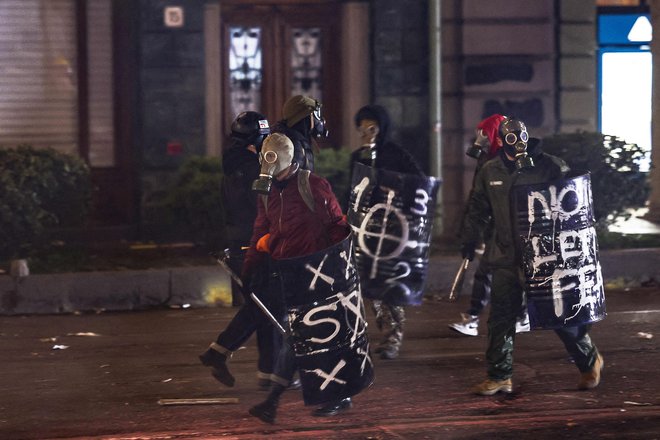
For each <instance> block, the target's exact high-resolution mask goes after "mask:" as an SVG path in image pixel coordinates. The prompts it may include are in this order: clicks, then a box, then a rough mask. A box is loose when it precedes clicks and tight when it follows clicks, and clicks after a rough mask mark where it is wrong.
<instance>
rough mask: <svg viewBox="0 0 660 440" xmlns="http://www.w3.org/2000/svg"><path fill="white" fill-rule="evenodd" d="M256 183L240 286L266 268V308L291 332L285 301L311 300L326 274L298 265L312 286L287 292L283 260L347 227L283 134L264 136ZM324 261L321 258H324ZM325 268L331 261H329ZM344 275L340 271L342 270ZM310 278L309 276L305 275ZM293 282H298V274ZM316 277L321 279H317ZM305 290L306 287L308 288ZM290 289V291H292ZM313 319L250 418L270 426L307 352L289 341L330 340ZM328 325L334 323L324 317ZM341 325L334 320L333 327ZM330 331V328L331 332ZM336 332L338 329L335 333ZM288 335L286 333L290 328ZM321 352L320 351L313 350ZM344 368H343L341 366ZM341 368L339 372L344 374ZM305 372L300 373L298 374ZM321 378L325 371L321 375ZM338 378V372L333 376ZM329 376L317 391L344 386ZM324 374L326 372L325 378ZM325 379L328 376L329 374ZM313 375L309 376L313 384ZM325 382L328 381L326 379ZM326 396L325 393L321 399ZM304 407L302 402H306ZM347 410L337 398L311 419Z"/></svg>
mask: <svg viewBox="0 0 660 440" xmlns="http://www.w3.org/2000/svg"><path fill="white" fill-rule="evenodd" d="M260 163H261V171H260V177H259V179H260V182H259V184H258V185H257V183H256V182H255V186H254V187H253V188H255V189H257V190H258V192H260V193H261V195H260V201H259V203H258V209H257V218H256V220H255V222H254V227H253V232H252V238H251V240H250V247H249V249H248V251H247V253H246V257H245V262H244V265H243V273H242V276H241V278H242V279H243V280H244V283H245V282H248V280H249V279H250V278H251V277H252V275H253V274H254V273H256V272H261V270H258V269H259V268H260V267H266V268H267V273H268V280H266V290H265V291H266V292H267V293H266V294H265V295H264V296H266V297H267V299H268V300H269V302H270V304H272V305H273V308H274V309H276V310H273V312H274V313H273V314H274V315H275V316H279V317H280V318H281V319H282V321H283V326H284V327H287V328H289V329H292V328H293V326H292V322H291V319H292V318H291V317H292V315H294V314H295V313H296V310H298V309H296V308H294V310H291V309H290V308H289V307H288V306H289V304H287V302H288V301H289V300H290V298H294V297H295V298H303V299H304V298H305V297H307V296H311V295H312V294H313V293H314V292H312V290H314V289H315V288H316V290H319V287H318V286H316V284H315V283H316V282H317V281H318V282H319V284H320V283H321V281H323V282H325V278H324V277H326V275H325V274H324V273H322V270H321V267H319V268H318V269H317V272H314V273H313V274H312V273H311V272H310V271H308V270H306V267H305V266H309V268H310V269H313V268H312V267H311V266H310V265H306V264H304V263H302V264H297V266H296V267H297V269H298V270H301V271H302V272H303V273H304V274H306V275H308V274H312V275H313V283H314V284H312V285H311V286H310V287H309V289H310V290H309V291H307V290H304V289H303V288H300V291H291V290H290V289H288V288H287V283H286V282H285V281H286V280H285V274H284V273H283V271H282V267H283V265H285V263H286V262H287V261H291V260H295V259H296V258H298V257H303V256H306V255H311V254H315V253H318V252H320V251H322V250H324V249H327V248H329V247H331V246H332V245H333V244H335V243H338V242H341V241H343V240H346V239H347V237H348V236H349V233H350V229H349V227H348V224H347V223H346V220H345V218H344V216H343V214H342V211H341V208H340V206H339V202H338V201H337V199H336V197H335V195H334V193H333V192H332V188H331V187H330V184H329V183H328V181H327V180H326V179H324V178H323V177H320V176H317V175H316V174H313V173H310V172H309V171H308V170H304V169H301V168H300V164H299V163H298V162H297V161H296V158H295V152H294V145H293V143H292V141H291V139H289V138H288V137H287V136H285V135H284V134H281V133H273V134H271V135H270V136H268V137H267V138H266V140H265V141H264V143H263V147H262V150H261V154H260ZM324 261H325V260H324ZM328 264H330V263H328ZM342 273H343V272H342ZM310 276H311V275H310ZM297 278H303V277H302V276H300V277H297ZM319 279H321V281H319ZM307 288H308V287H305V289H307ZM294 290H295V289H294ZM332 307H334V308H335V309H336V308H337V307H338V305H337V304H335V305H333V306H328V307H325V309H330V308H332ZM315 316H317V315H316V314H315V313H313V311H309V312H308V313H307V314H305V315H304V317H303V318H302V319H301V320H300V322H299V324H300V323H302V324H307V325H308V326H307V327H305V326H304V325H302V324H301V327H304V328H305V331H306V332H307V333H306V334H305V336H300V335H291V334H290V335H289V336H288V337H286V338H285V341H284V343H283V345H282V348H281V349H280V353H279V357H278V360H277V364H276V367H275V371H274V373H273V374H272V375H271V380H272V381H273V385H272V387H271V390H270V393H269V395H268V397H267V398H266V400H265V401H263V402H262V403H260V404H258V405H255V406H253V407H252V408H250V411H249V412H250V414H251V415H253V416H255V417H257V418H259V419H260V420H262V421H264V422H267V423H274V422H275V418H276V413H277V408H278V405H279V400H280V397H281V395H282V394H283V393H284V391H285V390H286V389H287V387H288V386H289V385H290V383H291V380H292V378H293V375H294V372H295V370H296V368H297V364H298V356H299V355H300V356H301V357H304V355H305V354H307V353H302V354H299V353H298V352H295V353H294V347H293V346H292V344H293V342H292V337H293V336H297V337H299V338H302V342H301V343H300V345H304V346H305V348H308V346H310V345H313V344H314V343H315V341H317V340H330V339H332V337H333V336H334V335H336V334H337V332H336V331H335V332H334V333H332V332H331V333H330V336H328V335H327V334H322V335H315V334H314V333H313V332H314V330H315V324H317V323H318V324H322V323H323V321H324V320H323V319H318V320H315V319H313V318H314V317H315ZM325 320H329V321H331V322H333V323H335V322H336V321H334V320H332V319H330V318H325ZM339 325H340V323H338V322H337V326H339ZM332 328H333V327H330V329H332ZM336 330H337V331H338V329H336ZM290 331H291V330H290ZM318 351H322V350H318ZM342 366H344V364H342ZM315 367H316V368H310V369H309V370H310V371H311V376H314V372H315V371H316V370H318V371H322V370H323V368H327V365H317V366H315ZM347 369H348V367H347V368H345V369H344V370H347ZM299 373H300V376H301V382H302V387H303V395H305V393H306V387H307V386H308V384H309V381H308V380H307V379H308V376H306V374H307V372H305V371H303V370H300V369H299ZM303 373H305V374H303ZM323 374H325V373H323ZM336 374H338V373H336ZM336 374H335V375H333V376H332V379H334V381H332V383H331V384H330V385H328V384H326V383H324V382H325V379H323V380H321V382H320V383H321V388H322V389H324V390H325V389H329V388H330V386H331V385H334V384H335V383H342V382H346V381H345V380H341V379H339V378H337V377H335V376H336ZM326 375H327V374H326ZM328 377H330V376H328ZM313 379H314V377H312V381H313ZM328 381H330V379H328ZM323 397H324V398H327V394H325V395H324V396H323ZM306 403H307V401H306ZM351 406H352V401H351V398H350V397H337V398H336V399H330V401H327V402H325V404H324V405H323V406H321V407H320V408H318V409H317V410H316V411H315V412H314V415H317V416H332V415H335V414H337V413H339V412H341V411H345V410H347V409H349V408H350V407H351Z"/></svg>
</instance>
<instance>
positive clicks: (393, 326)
mask: <svg viewBox="0 0 660 440" xmlns="http://www.w3.org/2000/svg"><path fill="white" fill-rule="evenodd" d="M371 306H372V308H373V311H374V313H375V314H376V325H377V326H378V329H379V330H381V331H382V332H383V339H382V341H381V342H380V346H379V347H378V348H376V352H379V351H382V350H385V349H394V350H396V351H398V350H399V348H400V347H401V343H402V342H403V324H404V322H405V321H406V310H405V308H404V307H403V306H393V305H391V304H388V303H386V302H383V301H379V300H373V301H372V302H371Z"/></svg>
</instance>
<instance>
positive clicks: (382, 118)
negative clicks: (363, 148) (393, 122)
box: [355, 105, 390, 147]
mask: <svg viewBox="0 0 660 440" xmlns="http://www.w3.org/2000/svg"><path fill="white" fill-rule="evenodd" d="M363 119H372V120H374V121H376V122H378V134H377V135H376V147H380V146H381V145H383V144H385V142H387V141H388V140H389V129H390V115H389V114H388V113H387V110H385V108H383V107H381V106H380V105H365V106H364V107H362V108H361V109H360V110H358V112H357V113H356V114H355V126H356V127H359V126H360V122H361V121H362V120H363Z"/></svg>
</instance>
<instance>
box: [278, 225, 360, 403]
mask: <svg viewBox="0 0 660 440" xmlns="http://www.w3.org/2000/svg"><path fill="white" fill-rule="evenodd" d="M354 261H355V257H354V246H353V237H352V235H349V236H348V237H347V238H346V239H344V240H343V241H341V242H339V243H337V244H335V245H334V246H331V247H329V248H327V249H324V250H322V251H320V252H316V253H314V254H311V255H305V256H302V257H296V258H288V259H282V260H277V261H276V264H277V271H278V272H279V276H280V280H281V283H282V292H283V293H284V300H285V302H286V308H287V313H288V325H289V326H290V334H291V336H290V338H291V343H292V344H291V345H292V347H293V351H294V353H295V356H296V363H297V366H298V373H299V375H300V382H301V384H302V389H303V399H304V401H305V404H306V405H315V404H319V403H324V402H329V401H333V400H338V399H343V398H346V397H350V396H353V395H355V394H358V393H359V392H360V391H362V390H363V389H365V388H366V387H368V386H369V385H371V383H372V382H373V364H372V361H371V357H370V353H369V339H368V336H367V324H366V320H365V313H364V302H363V301H362V294H361V292H360V283H359V278H358V273H357V270H356V268H355V263H354Z"/></svg>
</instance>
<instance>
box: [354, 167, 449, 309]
mask: <svg viewBox="0 0 660 440" xmlns="http://www.w3.org/2000/svg"><path fill="white" fill-rule="evenodd" d="M439 187H440V181H439V180H438V179H436V178H434V177H421V176H416V175H412V174H402V173H398V172H394V171H388V170H383V169H377V168H373V167H370V166H367V165H363V164H361V163H356V164H355V166H354V168H353V181H352V182H351V188H352V189H351V197H350V203H349V206H348V210H347V217H348V222H349V223H350V225H351V228H352V229H353V232H354V234H355V237H356V250H355V255H356V260H357V266H358V271H359V273H360V282H361V284H362V293H363V295H364V296H365V297H366V298H371V299H378V300H383V301H386V302H387V303H389V304H393V305H402V306H404V305H419V304H421V302H422V297H423V291H424V286H425V282H426V275H427V269H428V262H429V253H430V244H431V233H432V227H433V218H434V214H435V205H436V197H437V193H438V188H439Z"/></svg>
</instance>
